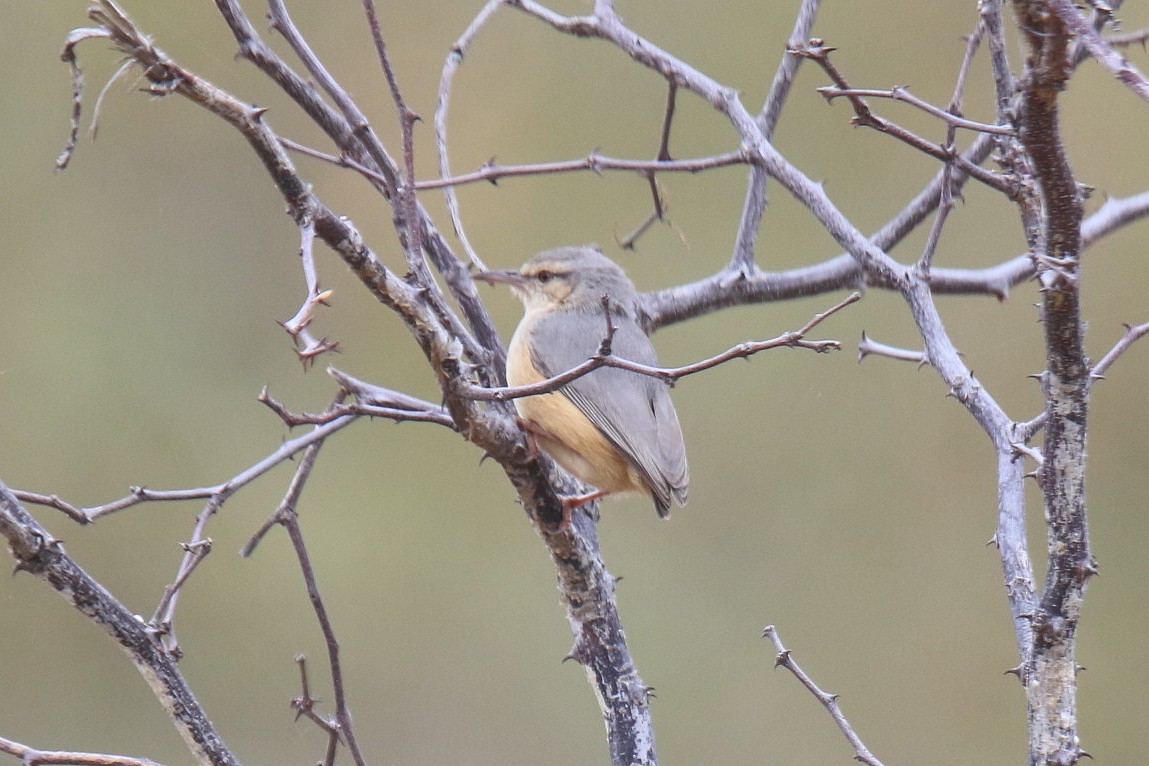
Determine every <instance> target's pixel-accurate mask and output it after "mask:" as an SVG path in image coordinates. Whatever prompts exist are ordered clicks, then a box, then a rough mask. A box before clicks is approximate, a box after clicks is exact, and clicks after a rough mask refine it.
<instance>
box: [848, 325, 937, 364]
mask: <svg viewBox="0 0 1149 766" xmlns="http://www.w3.org/2000/svg"><path fill="white" fill-rule="evenodd" d="M871 354H873V355H874V356H884V357H888V358H890V359H897V360H900V361H903V362H913V363H914V364H916V365H918V366H919V367H920V366H922V365H923V364H929V363H930V360H929V357H928V356H926V352H925V351H914V350H912V349H908V348H898V347H897V346H888V345H886V344H885V343H880V342H878V341H876V340H874V339H873V338H871V337H870V336H868V335H866V333H865V331H864V330H863V331H862V340H861V341H859V342H858V361H859V362H861V361H862V360H863V359H865V358H866V357H867V356H870V355H871Z"/></svg>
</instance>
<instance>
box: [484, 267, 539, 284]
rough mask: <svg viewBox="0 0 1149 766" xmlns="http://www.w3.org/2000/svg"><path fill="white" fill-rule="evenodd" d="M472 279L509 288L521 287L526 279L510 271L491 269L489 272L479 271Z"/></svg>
mask: <svg viewBox="0 0 1149 766" xmlns="http://www.w3.org/2000/svg"><path fill="white" fill-rule="evenodd" d="M472 279H477V280H479V281H481V282H489V283H490V284H492V285H498V284H503V285H510V286H511V287H522V286H523V285H525V284H526V283H527V278H526V277H524V276H523V275H522V274H520V273H519V272H517V271H514V270H512V269H493V270H491V271H480V272H478V273H477V274H475V275H474V276H473V277H472Z"/></svg>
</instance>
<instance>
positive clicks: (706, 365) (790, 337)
mask: <svg viewBox="0 0 1149 766" xmlns="http://www.w3.org/2000/svg"><path fill="white" fill-rule="evenodd" d="M861 299H862V295H861V293H851V294H850V295H848V296H846V297H845V298H844V299H843V300H841V301H840V302H838V303H837V304H836V305H834V306H832V307H830V308H829V309H827V310H826V311H824V312H822V313H820V314H816V315H814V317H813V318H812V319H811V320H810V321H809V322H807V323H806V324H805V325H804V326H803V327H802V328H801V329H799V330H792V331H790V332H785V333H782V334H781V335H779V336H778V337H776V338H771V339H770V340H762V341H746V342H743V343H739V344H738V345H736V346H731V347H730V348H728V349H727V350H725V351H723V352H721V353H719V354H715V355H714V356H711V357H708V358H706V359H702V360H700V361H698V362H694V363H693V364H687V365H683V366H681V367H652V366H650V365H646V364H639V363H638V362H633V361H631V360H629V359H624V358H623V357H619V356H615V355H614V354H613V353H599V354H597V355H595V356H592V357H590V358H589V359H587V360H586V361H585V362H583V363H581V364H579V365H577V366H575V367H572V368H571V369H569V370H567V371H565V372H561V373H559V374H558V375H554V376H552V377H549V378H547V379H546V380H541V381H539V382H538V383H530V384H527V385H524V386H500V387H497V388H482V387H479V386H471V387H468V388H464V389H462V391H461V393H462V395H463V396H467V397H469V398H471V399H475V400H478V401H495V402H504V401H510V400H511V399H519V398H521V397H524V396H536V395H538V394H546V393H550V392H552V391H557V390H558V389H560V388H562V387H563V386H565V385H567V384H568V383H570V382H571V381H573V380H576V379H578V378H581V377H582V376H584V375H586V374H588V373H590V372H593V371H594V370H597V369H598V368H600V367H615V368H617V369H620V370H629V371H630V372H636V373H638V374H639V375H648V376H650V377H652V378H658V379H659V380H663V381H665V382H667V383H675V382H677V381H678V380H680V379H682V378H685V377H686V376H688V375H695V374H697V373H700V372H704V371H706V370H709V369H711V368H713V367H717V366H718V365H720V364H724V363H726V362H729V361H730V360H732V359H745V358H747V357H750V356H753V355H754V354H757V353H759V352H761V351H768V350H770V349H774V348H782V347H787V348H805V349H809V350H811V351H817V352H818V353H826V352H828V351H836V350H839V349H840V348H841V347H842V344H841V343H840V342H839V341H836V340H806V339H805V335H806V333H808V332H809V331H810V330H811V329H813V328H814V327H816V326H817V325H818V324H820V323H821V322H822V321H823V320H825V319H826V318H827V317H830V316H832V315H833V314H836V313H837V312H839V311H841V310H842V309H844V308H845V307H847V306H849V305H850V304H851V303H856V302H857V301H859V300H861ZM604 345H607V342H606V341H604ZM607 348H609V345H607Z"/></svg>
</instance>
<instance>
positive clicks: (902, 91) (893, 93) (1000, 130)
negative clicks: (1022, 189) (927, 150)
mask: <svg viewBox="0 0 1149 766" xmlns="http://www.w3.org/2000/svg"><path fill="white" fill-rule="evenodd" d="M818 92H819V93H821V94H822V95H823V96H825V97H826V100H827V101H833V100H834V99H835V98H839V97H842V96H846V97H847V98H851V100H852V99H853V98H888V99H892V100H894V101H901V102H902V103H904V104H910V105H911V106H914V107H917V108H918V109H921V110H922V111H923V112H925V113H926V114H930V115H933V116H934V117H937V118H939V119H941V120H943V121H944V122H945V123H946V124H947V125H952V126H953V127H955V128H964V129H966V130H975V131H977V132H979V133H993V134H996V135H999V136H1013V135H1016V134H1017V131H1016V130H1015V129H1014V128H1013V126H1012V125H991V124H989V123H986V122H977V121H976V120H967V119H966V118H964V117H961V116H959V115H956V114H953V113H951V112H949V111H946V110H945V109H942V108H940V107H936V106H934V105H933V104H931V103H929V102H928V101H924V100H922V99H920V98H918V97H917V96H915V95H914V94H913V93H910V91H909V89H907V88H906V87H905V86H902V85H899V86H898V87H896V88H885V89H880V88H844V87H835V86H831V85H827V86H824V87H821V88H818Z"/></svg>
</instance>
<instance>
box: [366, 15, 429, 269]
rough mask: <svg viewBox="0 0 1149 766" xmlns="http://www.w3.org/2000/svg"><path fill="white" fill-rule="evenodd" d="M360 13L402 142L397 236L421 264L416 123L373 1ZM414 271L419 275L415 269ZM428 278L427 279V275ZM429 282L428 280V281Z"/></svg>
mask: <svg viewBox="0 0 1149 766" xmlns="http://www.w3.org/2000/svg"><path fill="white" fill-rule="evenodd" d="M363 10H364V12H365V13H366V14H367V26H368V28H369V29H370V30H371V41H372V42H373V43H374V44H375V53H376V54H377V55H378V57H379V65H380V66H381V67H382V68H383V76H384V77H385V78H386V80H387V86H388V88H390V90H391V100H392V101H394V102H395V109H396V111H398V112H399V128H400V134H401V136H402V142H403V174H404V178H403V185H402V186H401V187H400V188H399V189H398V194H399V203H398V205H397V206H396V210H398V211H401V213H402V223H403V224H404V225H403V226H402V227H401V233H404V234H405V240H406V241H405V248H404V249H405V250H406V252H407V259H408V262H411V263H412V265H414V264H415V262H418V263H419V264H422V263H423V227H422V226H421V225H420V220H419V203H418V201H417V200H416V197H415V133H414V130H415V123H416V122H417V121H418V120H419V115H417V114H416V113H415V112H414V110H412V109H411V108H410V107H409V106H407V102H406V101H405V100H404V98H403V91H402V90H400V88H399V80H398V78H397V77H396V76H395V69H394V67H392V66H391V58H390V56H388V55H387V44H386V42H385V41H384V40H383V30H382V29H381V28H380V26H379V14H378V13H377V12H376V10H375V0H363ZM415 271H416V272H417V273H419V269H418V268H416V269H415ZM428 277H429V275H428ZM428 282H429V278H428Z"/></svg>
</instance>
